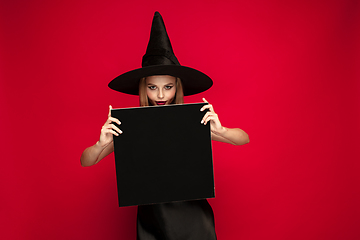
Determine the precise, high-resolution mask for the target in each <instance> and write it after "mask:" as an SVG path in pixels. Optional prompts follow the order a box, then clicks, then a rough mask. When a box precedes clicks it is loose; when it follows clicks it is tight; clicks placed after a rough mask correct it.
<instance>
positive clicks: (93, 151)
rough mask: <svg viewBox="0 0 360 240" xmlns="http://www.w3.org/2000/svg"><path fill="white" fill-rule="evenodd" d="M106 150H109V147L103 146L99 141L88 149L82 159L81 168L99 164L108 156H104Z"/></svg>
mask: <svg viewBox="0 0 360 240" xmlns="http://www.w3.org/2000/svg"><path fill="white" fill-rule="evenodd" d="M110 144H111V143H110ZM106 148H108V146H101V144H100V143H99V141H98V142H96V143H95V144H94V145H93V146H91V147H88V148H86V149H85V150H84V152H83V153H82V155H81V158H80V163H81V166H83V167H89V166H92V165H94V164H96V163H98V162H99V161H100V160H101V159H102V158H104V157H105V156H106V155H107V154H106V155H105V154H104V153H105V152H106V151H105V150H106Z"/></svg>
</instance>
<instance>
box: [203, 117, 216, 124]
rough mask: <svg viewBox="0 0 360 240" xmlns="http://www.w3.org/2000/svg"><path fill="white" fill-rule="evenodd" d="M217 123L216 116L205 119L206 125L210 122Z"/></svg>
mask: <svg viewBox="0 0 360 240" xmlns="http://www.w3.org/2000/svg"><path fill="white" fill-rule="evenodd" d="M212 120H213V121H215V120H216V116H209V117H207V118H206V119H205V121H204V125H206V124H207V123H208V122H209V121H212Z"/></svg>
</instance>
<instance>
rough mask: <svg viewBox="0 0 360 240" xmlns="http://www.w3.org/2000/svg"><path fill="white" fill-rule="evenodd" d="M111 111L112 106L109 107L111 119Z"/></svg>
mask: <svg viewBox="0 0 360 240" xmlns="http://www.w3.org/2000/svg"><path fill="white" fill-rule="evenodd" d="M111 109H112V106H111V105H109V114H108V116H109V117H110V116H111Z"/></svg>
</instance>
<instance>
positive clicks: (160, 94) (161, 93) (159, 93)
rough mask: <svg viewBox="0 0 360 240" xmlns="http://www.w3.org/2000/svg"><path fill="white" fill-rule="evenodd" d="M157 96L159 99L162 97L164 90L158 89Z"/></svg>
mask: <svg viewBox="0 0 360 240" xmlns="http://www.w3.org/2000/svg"><path fill="white" fill-rule="evenodd" d="M158 98H159V99H162V98H164V92H163V90H162V89H160V90H159V92H158Z"/></svg>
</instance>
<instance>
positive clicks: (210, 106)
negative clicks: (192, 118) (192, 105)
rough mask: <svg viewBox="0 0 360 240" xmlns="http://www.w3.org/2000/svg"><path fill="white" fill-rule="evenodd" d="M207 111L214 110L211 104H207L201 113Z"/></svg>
mask: <svg viewBox="0 0 360 240" xmlns="http://www.w3.org/2000/svg"><path fill="white" fill-rule="evenodd" d="M205 109H209V110H210V111H212V110H214V108H213V107H212V105H211V104H207V105H204V106H202V108H201V109H200V111H204V110H205Z"/></svg>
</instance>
